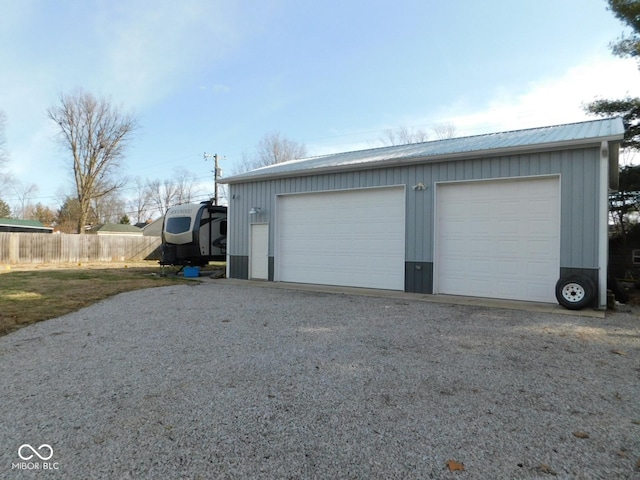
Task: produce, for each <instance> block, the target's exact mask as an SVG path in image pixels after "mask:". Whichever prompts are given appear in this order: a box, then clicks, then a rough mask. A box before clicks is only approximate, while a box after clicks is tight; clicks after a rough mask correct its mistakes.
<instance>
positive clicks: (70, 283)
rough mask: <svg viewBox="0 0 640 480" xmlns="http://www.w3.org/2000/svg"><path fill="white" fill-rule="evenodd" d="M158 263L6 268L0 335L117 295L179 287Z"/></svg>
mask: <svg viewBox="0 0 640 480" xmlns="http://www.w3.org/2000/svg"><path fill="white" fill-rule="evenodd" d="M159 273H160V267H158V265H157V263H153V262H149V264H136V265H135V266H128V265H127V266H125V265H112V264H110V265H104V264H103V265H97V264H94V265H80V266H79V265H75V266H69V265H65V266H42V265H39V266H37V267H17V268H15V267H12V268H11V269H9V268H8V267H4V268H3V269H2V270H1V271H0V335H5V334H7V333H9V332H12V331H14V330H17V329H18V328H21V327H24V326H27V325H30V324H32V323H35V322H39V321H42V320H47V319H50V318H55V317H59V316H61V315H65V314H67V313H70V312H73V311H75V310H78V309H80V308H83V307H86V306H88V305H91V304H93V303H95V302H98V301H100V300H103V299H105V298H108V297H111V296H113V295H116V294H118V293H122V292H128V291H131V290H139V289H142V288H152V287H161V286H165V285H175V284H176V283H178V282H186V281H188V280H184V279H183V277H179V276H175V275H169V276H167V277H160V276H159V275H158V274H159Z"/></svg>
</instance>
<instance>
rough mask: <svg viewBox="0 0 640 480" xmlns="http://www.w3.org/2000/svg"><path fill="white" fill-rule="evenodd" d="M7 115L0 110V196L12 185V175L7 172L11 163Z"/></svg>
mask: <svg viewBox="0 0 640 480" xmlns="http://www.w3.org/2000/svg"><path fill="white" fill-rule="evenodd" d="M6 128H7V115H6V114H5V113H4V112H3V111H2V110H0V194H2V193H5V191H4V190H5V187H6V186H7V185H9V184H10V183H11V180H12V177H11V174H10V173H9V172H8V171H6V167H7V163H8V162H9V152H8V150H7V148H6V143H7V137H6V135H5V130H6Z"/></svg>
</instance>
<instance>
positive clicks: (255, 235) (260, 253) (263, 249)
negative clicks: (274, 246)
mask: <svg viewBox="0 0 640 480" xmlns="http://www.w3.org/2000/svg"><path fill="white" fill-rule="evenodd" d="M268 276H269V225H268V224H266V223H256V224H252V225H251V251H250V252H249V278H251V279H255V280H267V279H268Z"/></svg>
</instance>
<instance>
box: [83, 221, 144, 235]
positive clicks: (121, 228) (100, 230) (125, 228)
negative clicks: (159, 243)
mask: <svg viewBox="0 0 640 480" xmlns="http://www.w3.org/2000/svg"><path fill="white" fill-rule="evenodd" d="M91 231H93V232H96V233H97V234H98V235H142V229H141V228H138V227H136V226H134V225H126V224H123V223H103V224H101V225H96V226H94V227H92V228H91Z"/></svg>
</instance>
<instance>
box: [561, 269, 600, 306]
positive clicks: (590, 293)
mask: <svg viewBox="0 0 640 480" xmlns="http://www.w3.org/2000/svg"><path fill="white" fill-rule="evenodd" d="M595 294H596V287H595V285H594V283H593V281H592V280H591V279H590V278H589V277H586V276H584V275H570V276H567V277H562V278H560V280H558V283H556V299H557V300H558V303H559V304H560V305H562V306H563V307H565V308H568V309H569V310H580V309H582V308H585V307H587V306H589V305H591V304H592V303H593V299H594V297H595Z"/></svg>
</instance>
